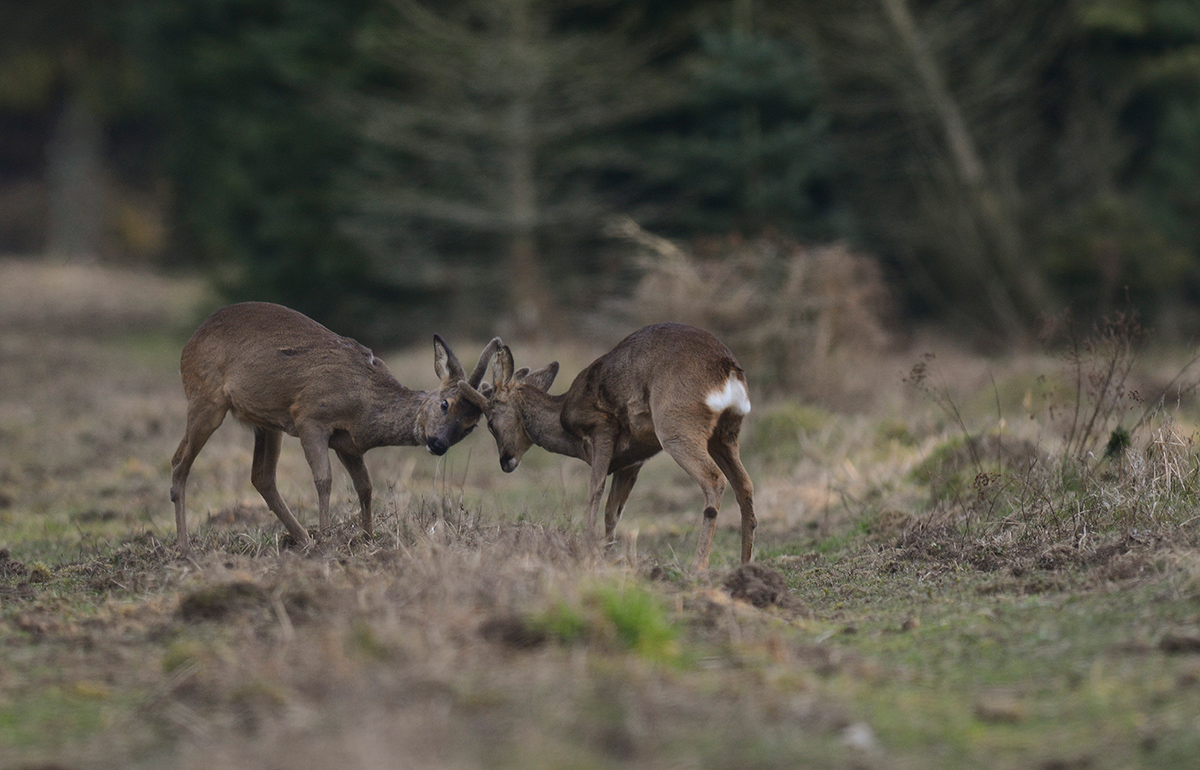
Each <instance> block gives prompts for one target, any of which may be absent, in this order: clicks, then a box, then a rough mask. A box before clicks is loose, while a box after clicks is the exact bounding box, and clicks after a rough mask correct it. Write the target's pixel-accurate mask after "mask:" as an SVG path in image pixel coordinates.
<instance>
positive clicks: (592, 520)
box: [587, 433, 613, 532]
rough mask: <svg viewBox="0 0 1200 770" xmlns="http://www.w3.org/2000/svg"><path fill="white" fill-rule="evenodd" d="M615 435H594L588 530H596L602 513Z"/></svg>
mask: <svg viewBox="0 0 1200 770" xmlns="http://www.w3.org/2000/svg"><path fill="white" fill-rule="evenodd" d="M612 455H613V437H612V436H611V435H609V434H607V433H598V434H596V435H594V436H593V437H592V459H591V463H592V481H591V495H590V496H589V497H588V513H587V531H588V532H595V531H596V519H597V518H598V517H599V514H600V500H601V499H602V498H603V497H604V482H605V479H607V478H608V464H609V463H610V462H611V461H612Z"/></svg>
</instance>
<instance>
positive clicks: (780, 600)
mask: <svg viewBox="0 0 1200 770" xmlns="http://www.w3.org/2000/svg"><path fill="white" fill-rule="evenodd" d="M724 585H725V590H726V591H728V592H729V595H730V596H732V597H733V598H734V599H740V600H742V601H744V602H749V603H750V604H753V605H754V606H755V607H758V608H760V609H766V608H767V607H781V608H783V609H794V608H796V607H799V606H800V603H799V602H798V601H797V600H796V599H795V598H794V597H793V596H792V595H791V594H789V593H788V588H787V580H786V579H785V578H784V577H783V573H781V572H779V571H778V570H773V569H771V568H770V567H764V566H763V565H761V564H743V565H742V566H740V567H738V568H737V569H735V570H734V571H733V572H731V573H730V574H729V577H727V578H725V583H724Z"/></svg>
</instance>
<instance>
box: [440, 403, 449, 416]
mask: <svg viewBox="0 0 1200 770" xmlns="http://www.w3.org/2000/svg"><path fill="white" fill-rule="evenodd" d="M449 411H450V402H449V401H445V400H443V401H442V414H445V413H447V412H449Z"/></svg>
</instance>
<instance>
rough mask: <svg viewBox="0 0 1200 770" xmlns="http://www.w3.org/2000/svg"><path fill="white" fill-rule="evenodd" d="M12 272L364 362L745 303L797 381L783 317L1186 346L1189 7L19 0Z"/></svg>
mask: <svg viewBox="0 0 1200 770" xmlns="http://www.w3.org/2000/svg"><path fill="white" fill-rule="evenodd" d="M0 254H10V255H45V258H47V259H51V260H62V261H86V260H98V261H100V262H103V263H112V264H120V265H133V266H139V267H140V266H144V267H147V268H152V269H155V270H184V271H196V270H200V271H203V272H204V273H205V274H207V275H210V276H211V277H212V278H213V280H214V282H215V284H216V285H217V286H219V287H220V289H221V291H222V293H223V294H224V296H225V297H226V298H227V299H241V298H258V299H270V300H275V301H279V302H283V303H286V304H289V305H291V306H294V307H296V308H298V309H301V310H303V311H305V312H307V313H309V314H311V315H313V316H315V317H317V318H319V319H320V320H322V321H325V322H326V323H328V324H330V325H332V326H333V327H334V328H336V329H338V330H339V331H342V332H345V333H350V334H353V335H355V336H358V337H360V338H361V339H363V340H364V341H367V342H370V343H373V344H391V343H399V342H404V341H407V340H409V339H412V338H413V337H414V336H415V335H418V334H420V335H424V334H426V333H427V332H428V331H430V330H432V329H434V328H437V329H439V330H443V331H445V330H447V328H449V330H450V331H453V332H458V333H462V334H479V335H481V336H482V335H483V334H488V333H490V332H491V331H493V330H495V331H500V332H502V333H506V334H510V335H517V336H521V335H526V336H532V335H537V334H546V333H554V332H556V331H557V332H561V330H563V329H586V328H589V327H587V324H588V323H593V324H594V323H595V319H596V318H604V317H610V318H611V317H612V314H613V313H620V312H626V313H627V314H629V315H630V317H631V320H633V319H636V318H638V317H639V313H640V314H641V316H644V317H645V318H650V317H652V316H653V315H654V314H655V313H661V314H668V313H669V314H674V315H676V316H677V317H681V318H683V320H696V321H699V322H702V323H706V324H707V325H709V326H710V327H715V328H714V330H715V331H718V333H722V332H723V331H724V332H726V333H733V332H734V331H736V330H737V329H738V328H745V327H746V326H747V325H748V324H747V317H748V316H749V317H751V320H755V321H756V323H757V326H755V328H756V329H759V330H760V331H757V332H756V334H760V337H762V335H765V338H763V339H766V341H765V342H762V339H760V340H759V341H760V342H762V344H761V345H759V347H757V348H755V349H754V350H753V351H752V352H750V353H747V355H749V356H751V357H754V356H757V357H759V358H761V359H762V361H763V362H765V363H764V365H769V363H770V362H773V361H774V362H777V363H776V364H775V365H777V366H779V367H781V368H786V366H787V364H786V361H783V360H782V359H781V358H780V356H781V355H782V356H783V357H784V358H786V355H784V353H783V352H781V351H784V352H786V351H787V350H790V349H792V348H793V347H795V342H796V340H795V339H793V338H790V337H788V334H789V333H791V332H789V331H787V330H788V329H792V330H794V329H796V328H801V327H802V328H804V329H805V332H804V333H805V335H807V337H806V341H805V345H807V346H808V348H807V349H809V350H818V351H820V350H825V349H828V347H829V346H830V345H831V339H832V338H833V337H834V336H836V335H838V334H842V335H843V336H850V337H855V335H857V338H861V339H863V340H867V341H872V340H874V341H879V340H880V339H882V337H883V335H884V334H885V333H886V329H887V328H888V324H889V321H888V319H889V318H895V317H902V318H908V319H921V320H929V321H932V322H937V323H941V324H944V325H946V326H947V327H951V328H953V329H955V330H958V331H962V332H964V333H966V334H967V335H969V336H972V337H974V338H977V339H989V338H990V339H992V340H1020V339H1027V338H1029V336H1030V335H1032V334H1033V333H1034V330H1035V328H1036V326H1037V324H1038V319H1039V318H1040V317H1041V316H1042V315H1044V314H1045V313H1047V312H1057V311H1060V310H1062V309H1064V308H1067V307H1070V308H1073V310H1074V312H1075V313H1076V314H1077V315H1078V316H1082V317H1091V316H1100V315H1103V314H1105V313H1107V312H1108V311H1110V310H1112V309H1114V308H1124V307H1127V306H1128V305H1130V304H1132V305H1133V306H1134V307H1136V308H1138V309H1140V310H1141V312H1142V314H1143V316H1144V317H1146V318H1148V319H1149V320H1150V322H1151V323H1152V324H1153V325H1154V326H1155V328H1156V329H1157V330H1159V331H1160V332H1164V333H1174V334H1177V335H1179V336H1181V337H1187V336H1190V334H1191V333H1192V331H1193V330H1194V328H1195V326H1196V322H1197V319H1198V318H1200V312H1198V311H1200V3H1197V2H1196V0H1068V1H1066V2H1046V1H1045V0H772V1H771V2H766V0H670V1H669V2H668V1H667V0H86V1H84V2H80V1H79V0H3V2H0ZM656 303H657V305H656ZM833 305H837V306H838V307H840V308H841V310H840V311H838V313H834V312H833V311H831V310H830V307H831V306H833ZM647 306H655V309H653V310H650V311H647V310H645V308H646V307H647ZM639 308H640V310H639ZM859 311H861V314H862V315H863V316H864V317H865V318H866V319H867V320H862V319H859V320H855V319H856V318H858V317H857V316H856V315H855V314H856V313H858V312H859ZM839 313H840V315H839ZM605 314H608V316H606V315H605ZM697 314H700V316H699V317H698V316H697ZM889 314H890V315H889ZM814 318H815V319H817V321H816V322H813V320H812V319H814ZM589 319H592V320H589ZM822 319H824V320H822ZM839 319H842V320H839ZM845 319H849V320H848V321H846V320H845ZM771 324H775V325H776V326H780V328H783V329H784V331H779V332H778V333H774V332H771V330H770V329H768V330H767V331H766V332H761V329H762V328H764V326H766V327H769V326H770V325H771ZM723 327H728V330H726V329H724V328H723ZM846 328H850V330H849V331H846ZM625 330H627V328H626V329H625ZM839 330H840V331H839ZM772 335H773V336H772ZM727 341H729V342H730V344H731V345H732V346H734V347H735V349H739V348H738V345H737V344H735V343H736V341H735V340H727ZM739 351H740V349H739ZM739 355H741V352H739ZM781 361H782V362H781Z"/></svg>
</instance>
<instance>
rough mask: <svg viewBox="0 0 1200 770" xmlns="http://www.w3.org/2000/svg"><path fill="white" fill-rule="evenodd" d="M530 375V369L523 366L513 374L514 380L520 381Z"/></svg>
mask: <svg viewBox="0 0 1200 770" xmlns="http://www.w3.org/2000/svg"><path fill="white" fill-rule="evenodd" d="M528 375H529V367H528V366H522V367H521V368H520V369H518V370H516V371H515V372H513V379H514V380H518V381H520V380H523V379H525V378H526V377H527V376H528Z"/></svg>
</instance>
